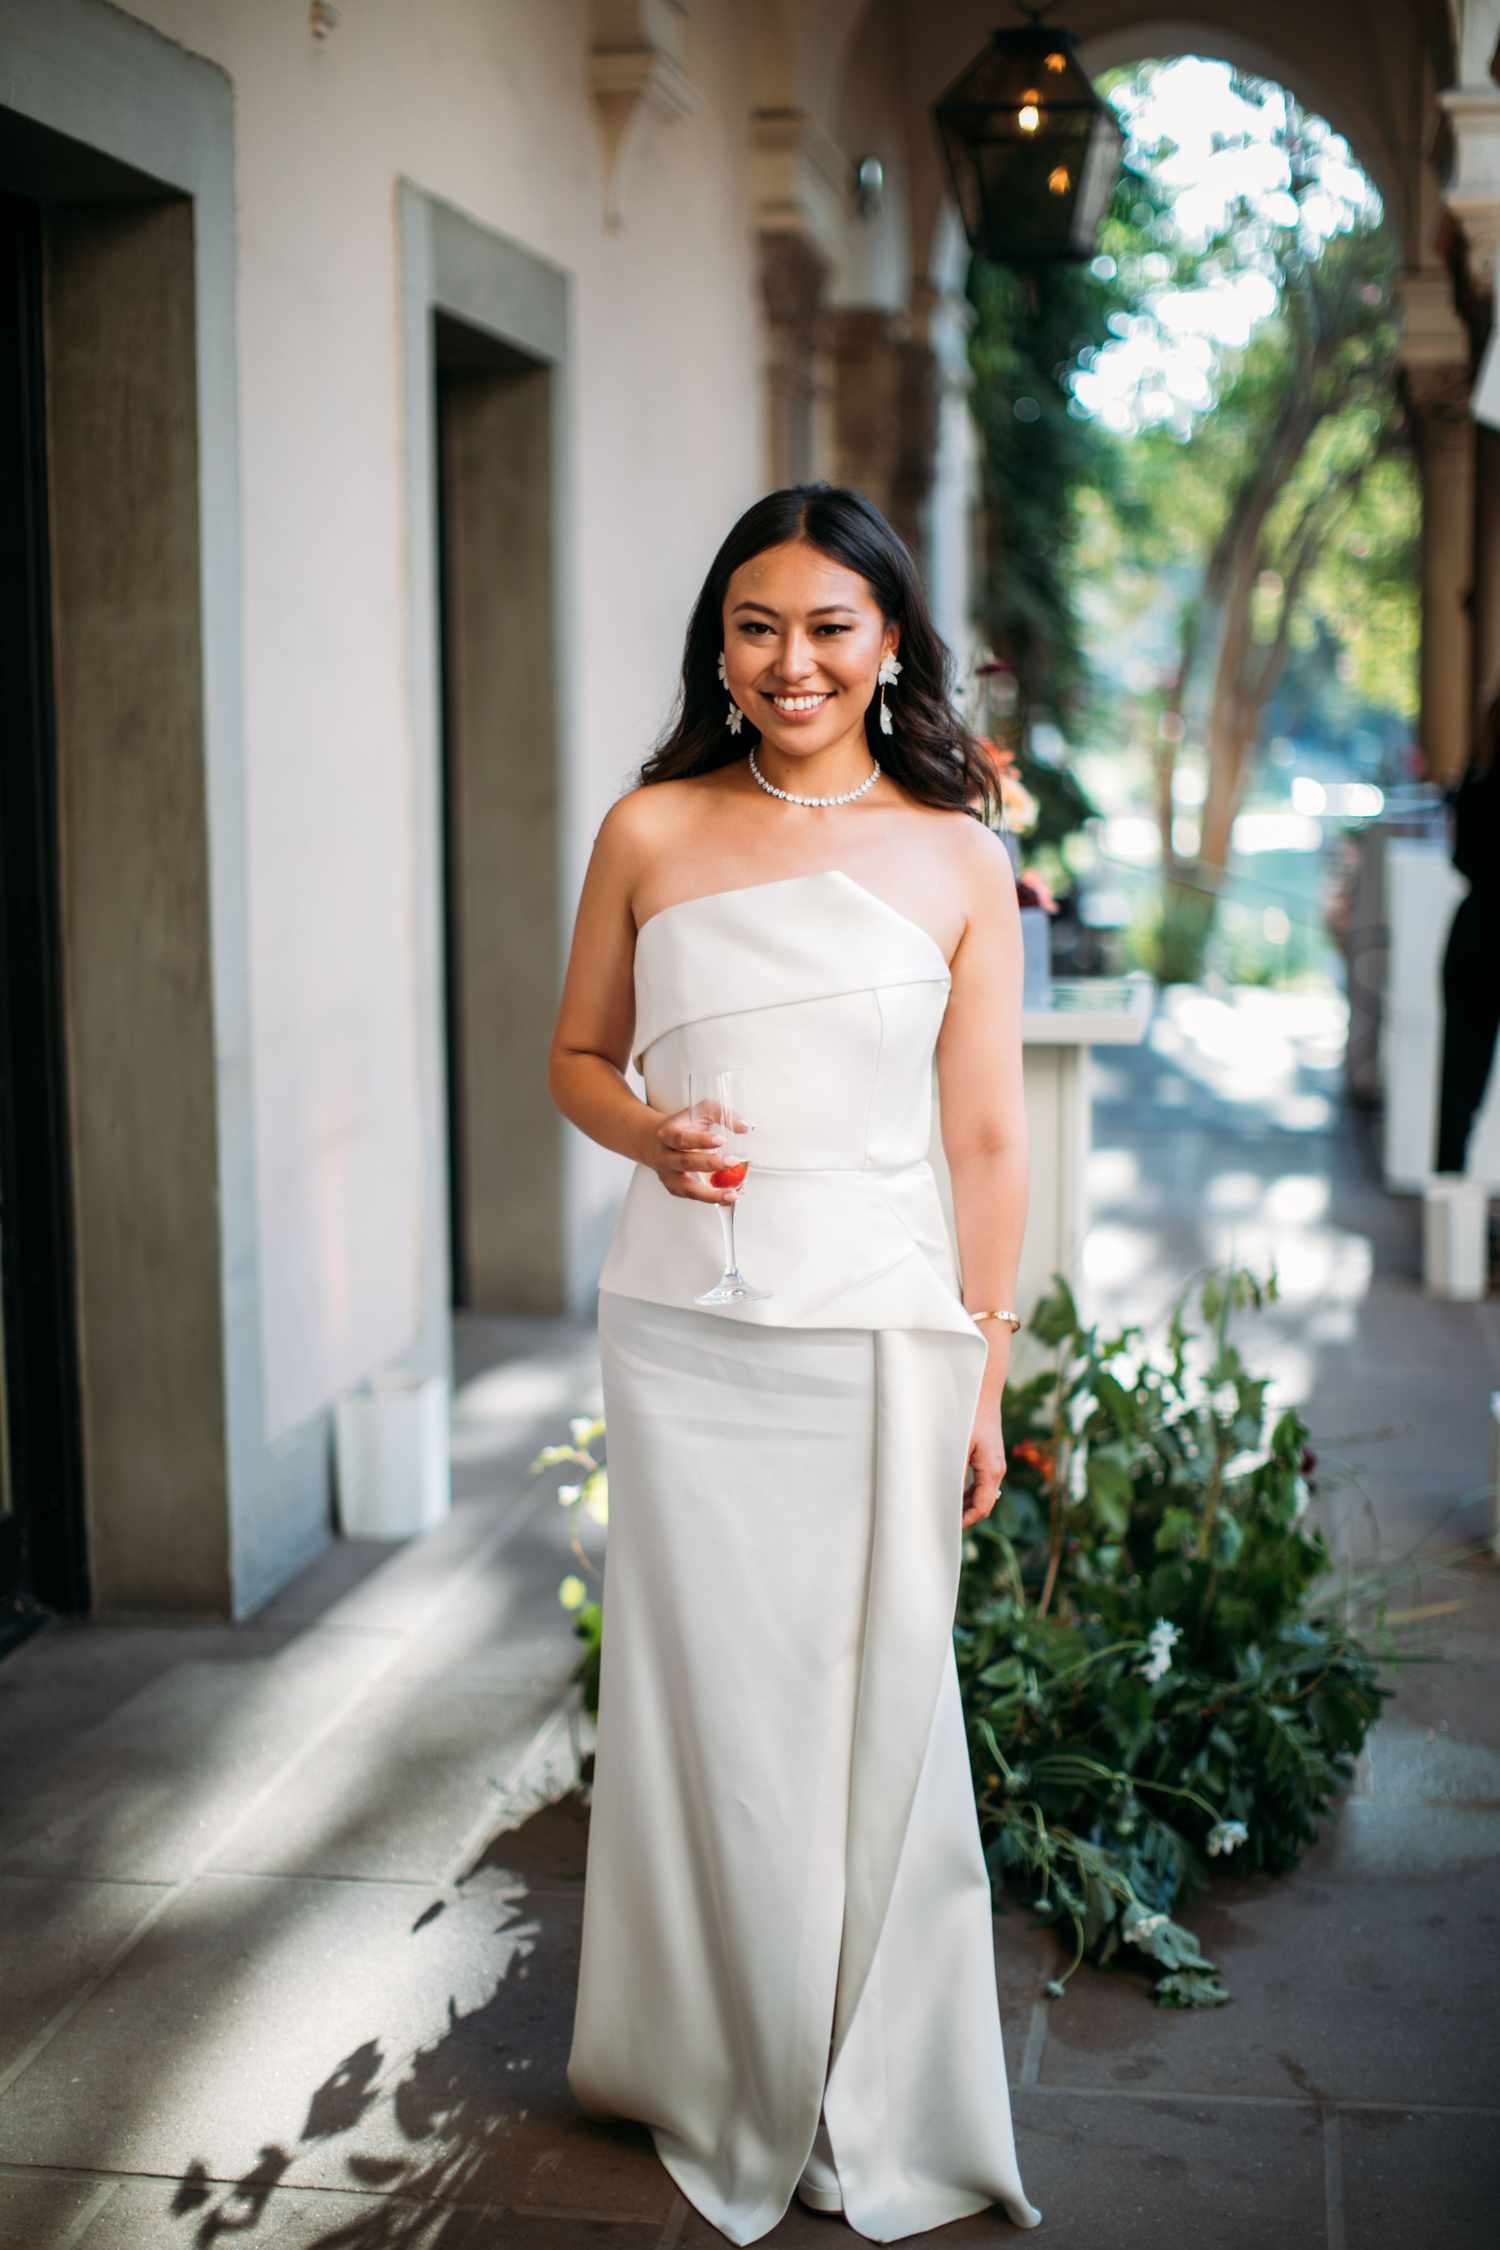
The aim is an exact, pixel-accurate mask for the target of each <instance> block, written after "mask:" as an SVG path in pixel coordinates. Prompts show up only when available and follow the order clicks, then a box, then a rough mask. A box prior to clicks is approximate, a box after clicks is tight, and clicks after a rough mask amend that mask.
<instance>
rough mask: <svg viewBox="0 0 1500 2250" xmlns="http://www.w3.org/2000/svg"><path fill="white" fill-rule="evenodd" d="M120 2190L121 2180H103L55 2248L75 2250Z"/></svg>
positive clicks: (54, 2249) (55, 2249)
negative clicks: (75, 2246) (76, 2245)
mask: <svg viewBox="0 0 1500 2250" xmlns="http://www.w3.org/2000/svg"><path fill="white" fill-rule="evenodd" d="M119 2192H120V2182H119V2181H118V2180H117V2179H105V2180H101V2181H100V2182H99V2184H98V2186H97V2188H96V2189H95V2191H94V2193H93V2194H92V2195H91V2196H89V2197H88V2199H87V2201H86V2202H85V2203H84V2206H83V2208H82V2210H81V2211H78V2212H77V2213H75V2215H74V2219H73V2223H72V2225H71V2226H70V2227H68V2228H66V2229H65V2230H64V2232H63V2233H62V2234H61V2235H60V2236H59V2237H58V2239H57V2242H56V2243H55V2244H54V2246H53V2250H74V2245H75V2244H77V2243H80V2242H82V2241H83V2240H84V2238H85V2236H86V2235H88V2234H90V2233H91V2232H92V2231H93V2225H94V2221H95V2220H96V2219H98V2218H102V2217H103V2215H104V2213H105V2211H106V2210H107V2209H108V2208H109V2206H110V2204H111V2203H113V2201H114V2199H115V2197H116V2196H117V2195H118V2193H119Z"/></svg>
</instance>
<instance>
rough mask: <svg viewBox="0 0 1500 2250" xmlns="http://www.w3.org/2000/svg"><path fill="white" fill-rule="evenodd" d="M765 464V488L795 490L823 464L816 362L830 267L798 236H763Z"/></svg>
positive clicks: (825, 454) (814, 247) (803, 236)
mask: <svg viewBox="0 0 1500 2250" xmlns="http://www.w3.org/2000/svg"><path fill="white" fill-rule="evenodd" d="M760 250H761V263H760V278H761V293H762V298H763V301H764V304H765V310H766V391H765V398H766V461H767V467H768V469H769V473H770V479H771V484H772V485H773V486H779V485H784V484H801V483H803V482H805V481H806V480H807V479H808V478H810V477H814V476H816V475H817V474H818V473H819V464H820V463H821V462H823V461H825V460H827V458H828V444H827V440H826V435H825V429H824V401H823V397H822V385H821V381H820V371H819V358H820V351H821V346H822V342H823V319H824V316H823V291H824V288H825V286H826V283H827V278H828V263H827V260H826V259H825V258H824V256H823V254H822V252H821V251H820V250H819V248H818V246H817V244H816V243H815V242H813V241H812V239H811V238H810V237H809V236H808V235H806V234H802V233H796V232H786V231H782V230H763V231H762V234H761V237H760Z"/></svg>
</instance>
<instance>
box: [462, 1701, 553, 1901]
mask: <svg viewBox="0 0 1500 2250" xmlns="http://www.w3.org/2000/svg"><path fill="white" fill-rule="evenodd" d="M574 1684H575V1683H574V1682H573V1681H572V1680H571V1679H569V1680H567V1681H565V1682H564V1683H563V1685H562V1686H561V1687H560V1688H559V1690H558V1692H557V1693H556V1695H555V1696H554V1698H553V1700H552V1702H551V1704H550V1705H549V1706H548V1708H547V1710H546V1711H545V1712H544V1714H543V1716H542V1717H541V1719H540V1720H539V1721H538V1722H537V1725H536V1726H535V1727H534V1728H533V1729H532V1733H531V1736H530V1739H529V1740H528V1742H527V1744H526V1747H525V1749H524V1750H523V1751H522V1752H521V1754H520V1756H519V1758H517V1759H516V1760H515V1761H514V1763H513V1764H512V1766H511V1767H510V1769H509V1771H508V1773H507V1774H506V1777H505V1779H504V1781H503V1782H499V1783H496V1785H495V1788H494V1794H493V1798H492V1801H491V1802H490V1803H489V1804H488V1805H487V1806H486V1807H485V1809H484V1811H483V1812H482V1813H480V1814H479V1815H477V1816H476V1818H475V1819H474V1820H473V1821H471V1823H470V1824H469V1827H468V1828H467V1829H466V1830H465V1832H464V1835H463V1837H462V1838H461V1840H460V1842H459V1844H458V1846H457V1848H456V1849H455V1850H454V1851H453V1852H452V1853H450V1855H449V1858H448V1861H447V1864H446V1866H445V1868H444V1871H443V1875H442V1878H441V1884H442V1887H443V1888H444V1889H445V1890H446V1889H454V1890H456V1889H457V1888H458V1887H459V1879H460V1877H461V1876H462V1875H463V1873H464V1871H465V1870H466V1869H472V1868H473V1867H474V1865H475V1863H476V1861H477V1860H478V1859H479V1858H480V1857H481V1856H482V1855H483V1853H484V1850H485V1848H486V1846H487V1845H489V1844H490V1843H491V1842H492V1841H493V1840H494V1838H495V1837H496V1836H500V1835H505V1834H508V1833H509V1832H510V1826H512V1825H513V1826H515V1827H519V1826H520V1825H521V1824H522V1823H523V1822H524V1821H525V1820H526V1819H527V1817H528V1816H529V1814H530V1813H532V1812H535V1811H539V1810H540V1809H541V1806H542V1805H543V1804H546V1803H551V1802H553V1801H555V1799H556V1798H557V1797H558V1796H560V1795H565V1794H566V1793H567V1790H568V1789H569V1788H571V1787H574V1786H576V1784H577V1779H578V1775H579V1772H580V1770H581V1768H580V1757H579V1739H578V1737H579V1724H578V1719H579V1715H578V1712H577V1708H576V1697H575V1694H574ZM554 1748H555V1749H556V1751H558V1752H561V1751H563V1750H566V1749H569V1748H571V1752H572V1772H571V1776H570V1777H569V1778H567V1779H566V1780H565V1778H564V1774H563V1771H562V1768H561V1766H559V1765H558V1764H556V1763H555V1762H554ZM512 1816H516V1817H514V1819H512Z"/></svg>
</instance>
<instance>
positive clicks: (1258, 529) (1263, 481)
mask: <svg viewBox="0 0 1500 2250" xmlns="http://www.w3.org/2000/svg"><path fill="white" fill-rule="evenodd" d="M1183 68H1184V66H1183V65H1181V64H1178V65H1162V64H1157V63H1148V64H1144V65H1141V66H1140V67H1138V68H1137V69H1134V70H1131V71H1128V72H1117V73H1111V74H1109V75H1108V76H1107V77H1106V78H1105V79H1103V80H1101V82H1100V85H1101V91H1102V92H1104V93H1105V94H1106V95H1107V96H1108V97H1109V98H1110V99H1111V100H1112V101H1113V103H1114V105H1115V108H1116V110H1117V113H1118V114H1119V115H1120V118H1121V122H1122V124H1123V125H1124V126H1125V128H1126V132H1127V136H1128V138H1127V160H1126V167H1125V170H1124V172H1123V173H1122V175H1121V179H1120V182H1119V185H1118V188H1117V191H1116V194H1115V197H1114V201H1113V204H1112V206H1111V209H1110V211H1109V213H1108V215H1107V217H1106V220H1105V222H1104V225H1103V227H1102V229H1101V234H1100V241H1099V249H1098V255H1097V256H1096V257H1095V259H1094V261H1093V263H1092V264H1091V265H1087V266H1058V267H1051V268H1043V269H1041V270H1040V271H1039V272H1037V273H1035V274H1031V273H1018V272H1011V271H1006V270H1000V269H996V268H993V267H990V266H987V265H986V264H984V263H983V262H982V261H980V260H977V259H976V260H974V261H973V262H972V265H971V270H970V276H969V297H970V302H971V304H972V306H973V308H974V321H973V327H972V330H971V335H970V357H971V364H972V367H973V372H974V389H973V403H974V412H975V418H976V423H977V427H978V431H979V436H980V443H981V456H982V484H981V492H982V505H983V511H984V523H983V536H984V549H983V552H984V574H983V599H982V605H981V609H980V615H979V622H980V626H981V629H982V631H983V632H984V634H985V635H986V637H987V638H988V640H989V641H990V643H991V645H992V647H993V648H994V649H995V650H996V652H997V653H998V654H1000V655H1001V656H1003V657H1004V658H1005V659H1006V660H1007V661H1008V662H1009V663H1010V665H1011V666H1012V668H1013V670H1014V674H1015V679H1016V683H1017V716H1016V726H1015V739H1016V742H1017V746H1018V749H1019V753H1020V771H1021V775H1022V778H1023V780H1025V781H1026V783H1027V786H1028V787H1031V788H1033V789H1034V790H1035V789H1036V787H1037V779H1036V777H1037V774H1038V772H1039V771H1040V770H1041V769H1042V768H1043V767H1044V766H1046V765H1047V764H1048V763H1049V760H1048V758H1047V757H1046V755H1045V754H1044V745H1045V744H1047V743H1049V742H1050V743H1051V745H1052V746H1053V747H1052V756H1051V760H1050V762H1051V763H1052V765H1053V767H1054V770H1056V767H1057V765H1058V764H1059V763H1060V764H1061V766H1062V767H1063V768H1064V769H1065V770H1068V771H1071V772H1073V773H1075V774H1077V773H1078V771H1079V764H1080V753H1084V754H1087V753H1090V752H1092V753H1095V754H1096V763H1097V755H1098V754H1100V753H1110V754H1112V755H1113V757H1114V759H1115V760H1116V762H1120V761H1124V762H1127V763H1128V764H1129V766H1130V768H1131V771H1132V773H1133V774H1139V775H1140V777H1141V794H1142V796H1143V798H1144V800H1145V802H1146V803H1147V804H1148V805H1149V811H1150V816H1151V819H1152V821H1153V823H1154V828H1155V836H1156V848H1155V858H1156V863H1157V865H1158V867H1159V871H1160V895H1159V899H1158V904H1157V908H1156V912H1155V915H1154V918H1153V921H1152V924H1151V926H1150V928H1149V930H1148V931H1147V933H1146V935H1147V940H1148V952H1147V958H1148V959H1149V960H1150V961H1151V963H1152V965H1153V966H1155V967H1156V968H1157V970H1158V973H1162V974H1169V975H1173V976H1196V975H1198V974H1200V973H1201V972H1202V969H1203V967H1204V963H1205V959H1206V957H1207V955H1208V952H1209V949H1210V945H1211V941H1212V939H1213V936H1214V929H1215V921H1216V916H1217V914H1218V910H1219V908H1220V904H1221V901H1222V900H1223V899H1224V898H1225V897H1226V895H1229V894H1230V892H1231V884H1232V860H1233V854H1234V839H1235V823H1236V820H1237V818H1238V816H1239V814H1240V812H1241V811H1242V810H1243V808H1244V807H1245V805H1246V801H1247V798H1248V797H1249V796H1250V794H1251V792H1252V790H1253V788H1254V787H1255V785H1256V782H1257V778H1258V776H1259V775H1260V773H1261V768H1262V752H1263V751H1264V749H1265V747H1266V744H1267V742H1268V741H1269V740H1271V739H1272V738H1273V737H1274V735H1275V733H1276V729H1277V725H1278V723H1279V725H1280V726H1281V727H1282V728H1285V726H1286V725H1287V722H1288V720H1289V719H1290V720H1291V723H1292V724H1293V725H1295V726H1296V727H1297V730H1298V733H1299V736H1300V737H1301V738H1302V739H1303V740H1309V739H1310V740H1312V741H1313V742H1315V743H1321V744H1322V745H1323V746H1325V747H1328V748H1331V749H1334V750H1335V751H1336V750H1337V747H1338V745H1339V743H1340V742H1342V743H1343V744H1344V745H1346V746H1347V745H1348V744H1349V743H1350V742H1351V741H1353V740H1354V739H1355V738H1356V737H1358V738H1360V739H1361V740H1362V741H1365V742H1367V743H1368V742H1369V741H1370V740H1372V739H1373V741H1374V742H1375V744H1376V746H1377V748H1378V749H1380V750H1383V751H1384V753H1386V755H1387V760H1388V762H1389V760H1392V759H1394V757H1395V756H1396V754H1397V751H1398V746H1399V745H1401V744H1402V743H1403V742H1404V738H1405V734H1406V732H1407V731H1408V730H1409V726H1410V722H1411V719H1412V716H1413V714H1414V711H1415V707H1416V660H1417V630H1418V607H1417V597H1416V583H1417V536H1418V522H1419V507H1418V495H1417V487H1416V479H1415V475H1414V472H1413V469H1412V465H1411V462H1410V460H1409V457H1408V453H1407V441H1406V433H1405V428H1404V421H1403V416H1402V412H1401V408H1400V405H1399V400H1398V395H1397V391H1396V385H1395V352H1396V344H1397V336H1398V328H1397V319H1396V312H1395V303H1394V291H1395V281H1396V273H1397V257H1396V253H1395V250H1394V247H1393V244H1392V241H1391V238H1390V236H1389V233H1388V231H1387V229H1386V227H1385V224H1384V220H1383V216H1382V213H1381V209H1380V205H1379V200H1378V197H1377V196H1376V195H1375V193H1374V190H1373V189H1372V188H1371V186H1370V184H1369V182H1368V181H1367V180H1366V179H1365V178H1364V175H1363V174H1362V173H1360V172H1359V171H1358V170H1357V169H1356V168H1355V167H1354V165H1353V164H1352V161H1351V160H1350V158H1349V155H1348V151H1347V148H1346V146H1345V144H1344V143H1343V141H1342V140H1341V139H1340V138H1339V137H1338V136H1337V135H1336V134H1334V133H1333V132H1332V130H1331V128H1329V127H1328V126H1327V125H1326V124H1324V122H1323V121H1322V120H1321V119H1318V118H1316V117H1313V116H1310V115H1309V114H1308V113H1307V112H1306V111H1304V110H1303V109H1301V108H1300V106H1299V105H1298V104H1297V103H1296V102H1295V101H1294V100H1293V99H1292V97H1290V96H1289V95H1287V94H1286V93H1285V92H1284V91H1283V90H1282V89H1281V88H1279V87H1275V86H1272V85H1269V84H1268V83H1267V82H1265V81H1263V80H1259V79H1255V78H1251V77H1249V76H1247V75H1245V74H1244V73H1241V72H1237V71H1233V70H1231V69H1230V68H1229V66H1227V65H1210V64H1205V63H1202V62H1197V61H1193V62H1192V63H1191V68H1193V69H1195V70H1196V71H1198V72H1199V73H1200V80H1201V74H1203V73H1208V74H1211V78H1210V80H1208V81H1201V82H1203V83H1213V84H1215V85H1217V87H1218V88H1219V89H1220V90H1221V98H1220V104H1219V106H1220V110H1221V113H1222V115H1223V118H1224V121H1225V122H1224V125H1223V127H1222V128H1221V129H1217V130H1215V131H1214V132H1213V134H1212V137H1211V156H1212V164H1213V166H1216V167H1217V168H1218V173H1219V178H1220V183H1221V184H1220V186H1219V188H1218V190H1217V192H1216V193H1209V192H1207V191H1206V188H1200V178H1201V174H1202V172H1203V171H1204V170H1206V169H1208V167H1207V166H1205V165H1204V164H1203V163H1202V161H1201V157H1200V160H1199V163H1198V165H1197V168H1196V175H1195V176H1194V177H1193V178H1192V181H1191V184H1190V187H1189V190H1188V192H1187V193H1184V191H1183V183H1182V178H1181V177H1180V174H1181V172H1182V166H1181V164H1180V163H1178V164H1177V166H1176V168H1175V173H1174V159H1177V158H1179V157H1180V155H1181V150H1180V148H1179V144H1178V142H1177V141H1176V140H1174V139H1173V137H1172V135H1171V134H1170V133H1169V132H1167V131H1165V130H1164V129H1163V119H1164V118H1166V117H1168V116H1170V115H1171V114H1172V111H1171V105H1170V104H1169V103H1168V102H1167V101H1166V99H1165V96H1164V89H1165V88H1166V87H1167V85H1168V83H1169V81H1175V80H1176V79H1180V76H1181V73H1182V70H1183ZM1179 99H1180V98H1179ZM1178 114H1179V115H1180V114H1181V111H1180V106H1179V111H1178ZM1195 315H1196V316H1197V317H1194V316H1195ZM1278 697H1280V698H1281V700H1280V702H1278ZM1282 786H1283V788H1284V786H1285V777H1283V779H1282ZM1080 795H1081V799H1082V802H1083V803H1084V804H1087V802H1088V796H1087V793H1086V792H1081V793H1080ZM1288 896H1289V897H1290V896H1292V894H1291V893H1290V892H1289V893H1288ZM1276 911H1279V910H1276ZM1282 919H1283V920H1285V919H1286V917H1285V916H1283V917H1282Z"/></svg>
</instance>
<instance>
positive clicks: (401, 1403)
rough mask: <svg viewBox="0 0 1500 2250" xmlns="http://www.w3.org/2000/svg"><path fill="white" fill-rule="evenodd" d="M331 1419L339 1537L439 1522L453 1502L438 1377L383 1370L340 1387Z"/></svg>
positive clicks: (403, 1535)
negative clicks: (353, 1385)
mask: <svg viewBox="0 0 1500 2250" xmlns="http://www.w3.org/2000/svg"><path fill="white" fill-rule="evenodd" d="M334 1424H335V1473H336V1482H337V1486H338V1519H339V1530H340V1531H341V1532H342V1534H343V1536H344V1537H345V1538H346V1539H412V1538H415V1537H416V1536H417V1534H418V1533H420V1532H423V1531H431V1530H432V1528H433V1527H434V1525H436V1524H439V1523H441V1522H442V1520H443V1518H444V1517H445V1516H446V1515H447V1514H448V1512H449V1509H450V1508H451V1506H452V1504H453V1469H452V1459H451V1456H450V1452H449V1446H448V1384H447V1380H446V1378H445V1377H443V1376H442V1375H428V1376H416V1375H409V1374H406V1373H404V1372H403V1371H402V1370H401V1369H399V1368H393V1369H390V1370H388V1371H387V1372H386V1373H384V1374H381V1375H377V1376H374V1377H372V1379H371V1380H370V1381H369V1382H368V1383H363V1384H361V1385H360V1386H359V1387H358V1388H357V1389H356V1390H352V1391H346V1392H345V1393H344V1395H343V1397H342V1398H340V1399H339V1400H338V1402H337V1404H336V1407H335V1410H334Z"/></svg>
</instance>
